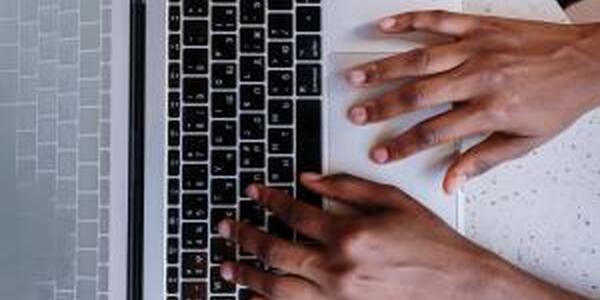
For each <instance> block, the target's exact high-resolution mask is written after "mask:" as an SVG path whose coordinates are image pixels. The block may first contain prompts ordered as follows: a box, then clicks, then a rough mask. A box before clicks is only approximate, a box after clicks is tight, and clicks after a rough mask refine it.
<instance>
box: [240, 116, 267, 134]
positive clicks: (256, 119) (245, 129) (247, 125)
mask: <svg viewBox="0 0 600 300" xmlns="http://www.w3.org/2000/svg"><path fill="white" fill-rule="evenodd" d="M240 135H241V139H242V140H262V139H264V138H265V116H264V115H260V114H243V115H241V116H240Z"/></svg>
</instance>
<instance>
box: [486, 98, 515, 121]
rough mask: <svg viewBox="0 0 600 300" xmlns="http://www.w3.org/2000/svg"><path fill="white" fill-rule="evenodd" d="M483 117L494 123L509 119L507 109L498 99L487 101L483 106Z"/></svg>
mask: <svg viewBox="0 0 600 300" xmlns="http://www.w3.org/2000/svg"><path fill="white" fill-rule="evenodd" d="M483 111H484V114H485V118H486V119H487V120H490V121H491V122H492V123H494V124H502V123H504V122H506V121H507V120H509V115H510V112H509V109H508V108H507V106H506V105H503V104H500V103H498V101H489V102H488V103H486V104H485V105H484V107H483Z"/></svg>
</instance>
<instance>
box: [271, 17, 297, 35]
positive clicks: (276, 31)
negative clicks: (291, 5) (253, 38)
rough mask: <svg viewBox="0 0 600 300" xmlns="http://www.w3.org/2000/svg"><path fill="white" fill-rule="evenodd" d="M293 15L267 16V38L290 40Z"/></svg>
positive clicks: (292, 33)
mask: <svg viewBox="0 0 600 300" xmlns="http://www.w3.org/2000/svg"><path fill="white" fill-rule="evenodd" d="M293 19H294V18H293V15H292V14H287V13H273V14H269V38H272V39H291V38H292V37H293V36H294V32H293V27H294V24H293Z"/></svg>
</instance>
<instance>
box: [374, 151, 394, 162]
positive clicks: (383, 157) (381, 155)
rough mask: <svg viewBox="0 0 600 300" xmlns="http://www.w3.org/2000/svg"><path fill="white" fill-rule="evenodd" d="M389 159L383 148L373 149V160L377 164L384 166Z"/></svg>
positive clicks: (388, 154)
mask: <svg viewBox="0 0 600 300" xmlns="http://www.w3.org/2000/svg"><path fill="white" fill-rule="evenodd" d="M389 159H390V153H389V152H388V150H387V149H385V148H379V149H375V151H373V160H374V161H375V162H376V163H378V164H384V163H386V162H387V161H388V160H389Z"/></svg>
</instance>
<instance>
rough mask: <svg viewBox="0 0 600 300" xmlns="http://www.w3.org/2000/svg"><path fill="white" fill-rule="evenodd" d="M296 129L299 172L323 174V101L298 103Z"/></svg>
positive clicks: (302, 101)
mask: <svg viewBox="0 0 600 300" xmlns="http://www.w3.org/2000/svg"><path fill="white" fill-rule="evenodd" d="M296 128H297V132H296V153H297V164H298V172H316V173H321V171H322V160H321V155H322V153H321V149H322V148H321V147H322V138H321V134H322V132H321V101H319V100H300V101H297V102H296Z"/></svg>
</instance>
